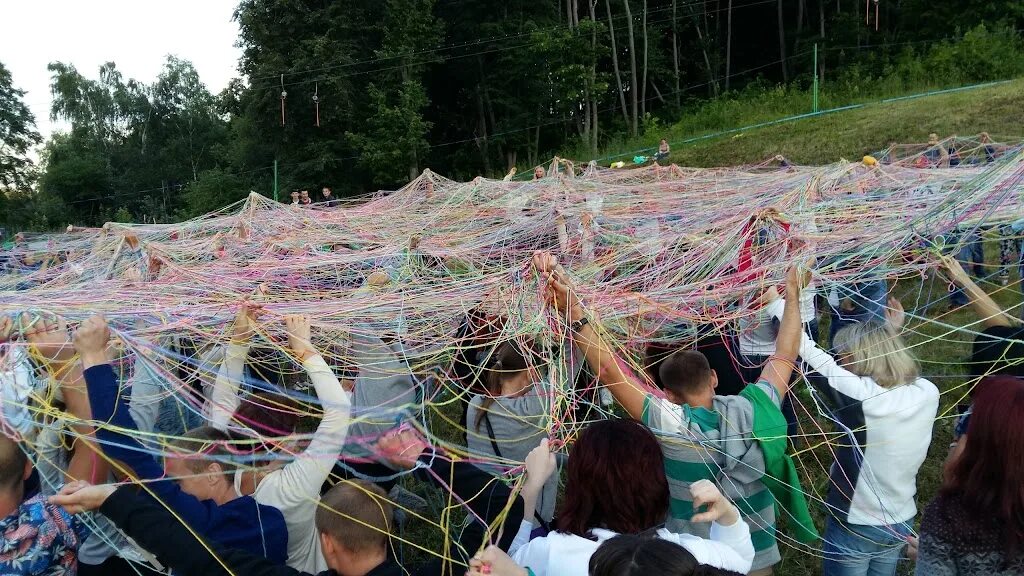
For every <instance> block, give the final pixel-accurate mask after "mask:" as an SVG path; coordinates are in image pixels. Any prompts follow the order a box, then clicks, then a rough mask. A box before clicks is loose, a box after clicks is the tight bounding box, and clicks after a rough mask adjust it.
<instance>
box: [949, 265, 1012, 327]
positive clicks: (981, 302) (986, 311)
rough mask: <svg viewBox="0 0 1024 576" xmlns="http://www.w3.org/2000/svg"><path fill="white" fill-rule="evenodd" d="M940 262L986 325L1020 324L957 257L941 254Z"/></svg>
mask: <svg viewBox="0 0 1024 576" xmlns="http://www.w3.org/2000/svg"><path fill="white" fill-rule="evenodd" d="M940 263H941V264H942V268H943V270H944V271H945V273H946V275H947V276H948V277H949V279H950V280H951V281H952V282H953V283H954V284H956V285H957V286H959V287H960V289H962V290H963V291H964V294H966V295H967V298H968V300H970V303H971V309H973V310H974V313H975V314H977V315H978V319H979V320H981V323H982V325H983V326H984V327H986V328H993V327H995V326H1006V327H1011V326H1017V325H1018V324H1019V321H1018V320H1017V319H1016V318H1014V317H1012V316H1010V315H1009V314H1007V313H1006V312H1003V309H1002V308H1001V307H1000V306H999V304H997V303H996V301H995V300H993V299H992V297H991V296H989V295H988V293H986V292H985V291H984V290H982V289H981V288H980V287H978V285H977V284H975V283H974V280H972V279H971V277H970V275H968V274H967V272H965V271H964V269H963V266H961V265H960V263H959V262H957V261H956V259H955V258H953V257H952V256H941V257H940Z"/></svg>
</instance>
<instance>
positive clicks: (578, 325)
mask: <svg viewBox="0 0 1024 576" xmlns="http://www.w3.org/2000/svg"><path fill="white" fill-rule="evenodd" d="M587 324H590V318H587V317H586V316H584V317H583V318H580V319H579V320H577V321H575V322H573V323H572V324H570V325H569V328H570V329H572V331H573V332H579V331H580V330H583V327H584V326H586V325H587Z"/></svg>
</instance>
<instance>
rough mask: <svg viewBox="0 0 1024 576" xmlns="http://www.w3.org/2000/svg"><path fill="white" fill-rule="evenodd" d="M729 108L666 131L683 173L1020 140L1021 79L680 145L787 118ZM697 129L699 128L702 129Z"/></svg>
mask: <svg viewBox="0 0 1024 576" xmlns="http://www.w3.org/2000/svg"><path fill="white" fill-rule="evenodd" d="M732 108H733V110H734V112H735V113H736V114H735V116H736V117H735V118H734V119H733V121H732V122H729V118H725V119H722V118H720V116H721V115H722V113H723V110H720V109H719V110H715V111H714V115H715V116H717V117H718V118H714V119H713V120H712V121H710V122H709V119H708V118H702V117H701V116H702V114H701V112H698V113H697V114H695V115H693V116H690V117H684V118H683V119H681V120H680V121H679V122H678V123H677V124H675V125H673V126H672V127H669V128H668V129H667V130H665V131H664V132H665V137H667V138H668V139H669V141H670V142H673V143H674V145H673V150H672V155H671V161H672V162H674V163H676V164H679V165H681V166H729V165H736V164H748V163H756V162H760V161H762V160H765V159H766V158H770V157H771V156H774V155H775V154H782V155H784V156H786V157H787V158H789V159H791V160H792V161H794V162H796V163H798V164H827V163H830V162H834V161H836V160H838V159H839V158H847V159H854V158H859V157H860V156H862V155H863V154H864V153H865V152H866V151H868V150H879V149H881V148H884V147H886V146H887V145H888V144H889V143H890V142H897V143H909V142H924V141H926V140H927V137H928V134H929V133H930V132H935V133H938V134H939V135H940V136H942V137H945V136H950V135H953V134H961V135H974V134H977V133H979V132H988V133H990V134H991V135H992V136H993V137H994V138H995V139H996V140H998V139H999V137H1000V136H1002V137H1005V138H1012V139H1016V138H1018V137H1020V136H1022V135H1024V79H1017V80H1014V81H1012V82H1008V83H1004V84H999V85H995V86H987V87H982V88H976V89H972V90H965V91H960V92H951V93H944V94H937V95H932V96H925V97H921V98H915V99H909V100H899V101H894V102H886V103H868V104H866V105H865V106H864V107H862V108H857V109H853V110H845V111H840V112H835V113H831V114H824V115H821V116H816V117H811V118H804V119H800V120H793V121H789V122H784V123H780V124H775V125H771V126H765V127H762V128H754V129H750V130H746V131H743V132H737V133H731V134H727V135H722V136H717V137H712V138H708V139H705V140H699V141H696V142H691V143H682V142H685V141H686V140H688V139H692V138H695V137H701V136H704V135H710V134H715V133H720V132H722V131H725V130H724V129H722V128H717V127H716V128H717V129H709V128H707V126H708V124H719V125H720V126H728V127H741V126H747V125H752V124H757V123H762V122H767V121H771V120H775V119H777V118H781V117H785V116H787V115H789V114H791V113H792V112H791V111H789V110H771V109H764V108H762V109H757V108H756V107H755V106H751V105H750V104H747V105H746V106H743V105H742V104H741V103H736V105H735V106H733V107H732ZM751 108H754V109H753V110H751ZM701 125H704V129H700V128H699V127H700V126H701ZM655 138H656V137H655ZM652 140H654V145H656V140H655V139H654V138H652ZM644 145H650V144H647V143H645V144H644ZM616 159H622V158H616ZM627 161H628V160H627Z"/></svg>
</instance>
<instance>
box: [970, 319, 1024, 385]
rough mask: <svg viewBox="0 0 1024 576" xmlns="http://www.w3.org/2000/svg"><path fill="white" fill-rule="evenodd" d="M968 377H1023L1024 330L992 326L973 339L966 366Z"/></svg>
mask: <svg viewBox="0 0 1024 576" xmlns="http://www.w3.org/2000/svg"><path fill="white" fill-rule="evenodd" d="M967 374H968V375H969V376H974V377H978V376H989V375H993V374H1008V375H1012V376H1024V328H1011V327H1009V326H992V327H989V328H986V329H985V330H983V331H982V333H981V334H979V335H978V337H977V338H975V339H974V347H973V349H972V350H971V358H970V360H969V361H968V364H967Z"/></svg>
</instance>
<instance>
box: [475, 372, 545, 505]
mask: <svg viewBox="0 0 1024 576" xmlns="http://www.w3.org/2000/svg"><path fill="white" fill-rule="evenodd" d="M550 391H551V387H550V386H549V385H548V383H547V382H545V381H540V382H538V383H536V384H534V385H533V386H532V387H530V388H529V389H527V391H526V393H525V394H523V395H522V396H516V397H507V396H499V397H497V398H495V399H494V402H493V403H492V404H491V405H490V406H488V407H487V408H486V410H485V411H484V412H483V414H486V417H481V419H480V426H479V427H478V426H477V425H476V422H477V418H478V416H480V414H481V410H482V408H481V406H482V405H483V401H484V398H485V396H483V395H480V394H478V395H476V396H474V397H473V400H472V401H470V403H469V411H468V412H467V415H466V424H467V434H466V435H467V444H468V447H469V451H470V452H471V453H472V454H479V455H483V456H488V457H498V458H499V459H500V460H502V466H503V467H514V466H516V465H517V464H521V463H523V462H524V461H525V460H526V455H527V454H529V453H530V451H531V450H533V449H534V448H536V447H537V446H538V445H539V444H540V441H541V439H543V438H546V437H547V435H548V425H549V424H550V422H551V401H550V398H549V396H548V394H549V393H550ZM488 420H489V421H490V423H491V430H493V431H494V442H493V443H492V442H491V436H490V434H489V433H488V428H487V421H488ZM495 445H497V447H498V451H499V452H500V454H497V453H495V451H494V446H495ZM505 461H508V462H505ZM557 495H558V474H557V473H555V474H552V476H551V478H549V479H548V481H547V484H545V485H544V490H543V491H542V492H541V494H540V497H539V498H538V500H537V513H538V514H539V515H540V517H541V518H543V519H544V521H545V522H550V521H551V518H552V516H554V513H555V498H556V497H557Z"/></svg>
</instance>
